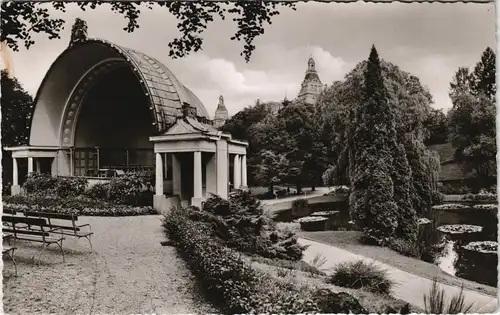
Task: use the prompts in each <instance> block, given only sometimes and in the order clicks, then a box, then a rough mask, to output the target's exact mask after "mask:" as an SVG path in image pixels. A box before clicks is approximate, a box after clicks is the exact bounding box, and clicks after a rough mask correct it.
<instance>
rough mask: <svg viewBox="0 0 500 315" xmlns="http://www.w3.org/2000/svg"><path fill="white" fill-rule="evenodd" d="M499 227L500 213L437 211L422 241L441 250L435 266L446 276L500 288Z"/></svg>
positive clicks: (424, 232) (458, 210)
mask: <svg viewBox="0 0 500 315" xmlns="http://www.w3.org/2000/svg"><path fill="white" fill-rule="evenodd" d="M497 225H498V217H497V212H496V211H487V210H485V209H474V208H470V207H469V208H466V209H453V208H451V209H437V210H435V218H434V223H432V224H427V225H426V226H425V227H422V228H421V233H420V237H421V238H426V239H427V240H429V241H430V243H431V244H433V245H435V246H436V247H437V249H438V251H437V253H436V254H435V256H434V262H435V263H436V264H437V265H438V266H439V267H440V268H441V269H442V270H443V271H445V272H446V273H449V274H451V275H454V276H457V277H460V278H464V279H468V280H472V281H476V282H479V283H482V284H486V285H490V286H494V287H496V286H497V276H498V271H497V265H498V254H497V250H496V244H497V243H496V242H497V235H498V227H497Z"/></svg>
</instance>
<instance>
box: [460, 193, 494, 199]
mask: <svg viewBox="0 0 500 315" xmlns="http://www.w3.org/2000/svg"><path fill="white" fill-rule="evenodd" d="M462 200H473V201H496V200H497V194H496V192H495V193H490V192H487V191H480V192H479V193H478V194H467V195H465V196H464V197H463V198H462Z"/></svg>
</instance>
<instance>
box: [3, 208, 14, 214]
mask: <svg viewBox="0 0 500 315" xmlns="http://www.w3.org/2000/svg"><path fill="white" fill-rule="evenodd" d="M2 213H8V214H17V211H16V210H10V209H5V208H4V209H3V210H2Z"/></svg>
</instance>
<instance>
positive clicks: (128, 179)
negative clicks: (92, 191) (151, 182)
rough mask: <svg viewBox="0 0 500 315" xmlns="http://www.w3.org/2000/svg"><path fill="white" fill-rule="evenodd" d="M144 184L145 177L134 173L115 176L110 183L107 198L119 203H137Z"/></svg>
mask: <svg viewBox="0 0 500 315" xmlns="http://www.w3.org/2000/svg"><path fill="white" fill-rule="evenodd" d="M144 186H145V184H144V181H143V179H142V178H141V177H140V176H138V175H136V174H133V173H132V174H127V175H125V176H120V177H114V178H113V179H112V180H111V182H110V183H109V189H108V192H107V199H108V200H110V201H114V202H117V203H123V204H130V205H137V204H139V199H140V196H141V193H142V191H143V190H144V188H145V187H144Z"/></svg>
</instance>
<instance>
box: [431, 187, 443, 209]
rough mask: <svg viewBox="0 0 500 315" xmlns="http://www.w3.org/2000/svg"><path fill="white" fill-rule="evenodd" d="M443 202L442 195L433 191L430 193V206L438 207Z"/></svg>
mask: <svg viewBox="0 0 500 315" xmlns="http://www.w3.org/2000/svg"><path fill="white" fill-rule="evenodd" d="M443 202H444V194H443V193H441V192H439V191H437V190H433V191H432V192H431V204H432V205H440V204H442V203H443Z"/></svg>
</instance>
